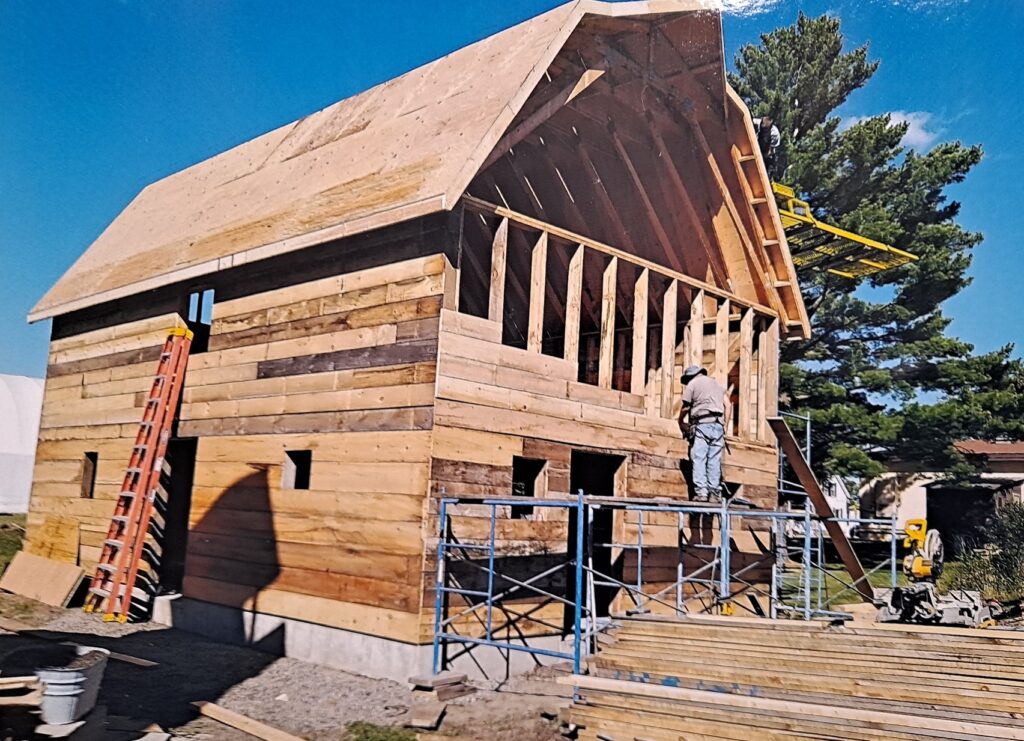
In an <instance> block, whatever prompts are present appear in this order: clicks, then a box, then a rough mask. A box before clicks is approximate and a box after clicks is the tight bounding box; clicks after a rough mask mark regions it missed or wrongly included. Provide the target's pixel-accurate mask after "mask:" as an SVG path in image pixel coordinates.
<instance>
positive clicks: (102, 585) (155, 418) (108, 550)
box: [85, 327, 192, 623]
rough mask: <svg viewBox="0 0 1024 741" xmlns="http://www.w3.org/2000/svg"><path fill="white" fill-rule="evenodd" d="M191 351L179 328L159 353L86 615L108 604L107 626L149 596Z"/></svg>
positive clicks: (124, 617)
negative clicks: (160, 500) (151, 537)
mask: <svg viewBox="0 0 1024 741" xmlns="http://www.w3.org/2000/svg"><path fill="white" fill-rule="evenodd" d="M191 346H192V332H191V331H189V330H187V329H184V328H181V327H176V328H174V329H172V330H170V332H169V333H168V335H167V340H166V342H165V343H164V347H163V350H162V352H161V353H160V361H159V363H158V364H157V370H156V375H155V376H154V378H153V385H152V388H151V390H150V392H149V396H148V397H147V399H146V403H145V406H144V408H143V412H142V422H141V424H140V425H139V432H138V434H137V435H136V437H135V445H134V447H133V448H132V454H131V458H130V459H129V461H128V468H127V469H126V470H125V473H124V483H123V484H122V486H121V493H120V494H118V497H117V504H116V506H115V507H114V516H113V517H112V518H111V519H110V528H109V529H108V530H107V537H106V540H104V541H103V550H102V551H101V552H100V558H99V563H98V564H97V566H96V572H95V574H93V577H92V582H91V584H90V585H89V592H88V593H87V595H86V599H85V611H86V612H98V611H99V610H100V609H101V608H102V607H103V604H104V601H105V602H106V610H105V614H104V616H103V619H104V620H115V619H116V620H118V621H120V622H122V623H123V622H126V621H127V620H128V613H129V610H130V609H131V606H132V600H133V598H134V599H136V600H138V599H145V598H147V597H148V596H149V594H148V593H147V592H146V591H145V590H142V589H135V580H136V577H137V576H138V572H139V561H140V559H141V558H142V552H143V548H144V547H145V544H146V533H147V532H148V531H149V523H150V519H151V518H152V516H153V509H154V506H155V503H156V497H157V488H158V487H159V485H160V472H161V471H162V469H163V464H164V455H166V453H167V442H168V440H169V439H170V437H171V427H172V426H173V424H174V417H175V414H176V413H177V409H178V399H180V398H181V387H182V385H183V381H184V377H185V366H186V365H187V364H188V353H189V349H190V348H191Z"/></svg>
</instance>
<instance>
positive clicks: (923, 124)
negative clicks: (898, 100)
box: [890, 111, 942, 150]
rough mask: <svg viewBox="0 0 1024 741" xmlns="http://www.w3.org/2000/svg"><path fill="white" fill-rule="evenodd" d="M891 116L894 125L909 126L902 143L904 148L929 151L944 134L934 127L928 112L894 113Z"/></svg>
mask: <svg viewBox="0 0 1024 741" xmlns="http://www.w3.org/2000/svg"><path fill="white" fill-rule="evenodd" d="M890 115H891V116H892V121H893V123H905V124H907V133H906V134H904V135H903V139H902V140H901V141H900V144H902V145H903V146H904V147H910V148H911V149H917V150H925V149H928V147H930V146H931V145H932V144H934V143H935V140H936V139H938V138H939V134H941V133H942V129H940V128H938V127H937V126H935V125H934V123H933V118H932V114H930V113H928V112H927V111H910V112H907V111H893V112H892V113H891V114H890Z"/></svg>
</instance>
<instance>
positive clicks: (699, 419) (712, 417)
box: [690, 413, 722, 425]
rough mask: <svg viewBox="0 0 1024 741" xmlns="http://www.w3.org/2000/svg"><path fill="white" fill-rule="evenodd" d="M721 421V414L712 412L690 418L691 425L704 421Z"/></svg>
mask: <svg viewBox="0 0 1024 741" xmlns="http://www.w3.org/2000/svg"><path fill="white" fill-rule="evenodd" d="M721 421H722V415H721V414H714V413H712V414H702V415H701V416H699V417H695V418H694V419H691V420H690V424H691V425H701V424H704V423H706V422H721Z"/></svg>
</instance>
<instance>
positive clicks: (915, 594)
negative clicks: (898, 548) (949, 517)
mask: <svg viewBox="0 0 1024 741" xmlns="http://www.w3.org/2000/svg"><path fill="white" fill-rule="evenodd" d="M904 529H905V530H906V533H907V537H906V538H905V539H904V540H903V547H904V548H909V549H910V552H909V553H908V554H907V555H906V557H904V559H903V573H904V574H905V575H906V577H907V579H908V580H909V581H910V584H908V585H907V586H904V587H896V588H895V589H892V590H889V591H888V592H883V593H881V595H880V596H881V598H882V600H883V603H882V605H881V607H880V608H879V611H878V622H880V623H923V624H931V625H960V626H964V627H968V628H979V627H983V626H984V625H986V624H989V623H991V621H992V611H991V609H990V608H989V607H988V605H987V604H986V603H985V602H984V601H983V600H982V598H981V593H980V592H970V591H967V590H963V589H951V590H950V591H949V592H948V593H947V594H940V593H939V591H938V589H936V587H935V581H936V580H937V579H938V578H939V576H940V575H941V574H942V569H943V566H944V556H945V553H944V549H943V546H942V536H941V535H940V534H939V531H938V530H936V529H934V528H931V529H929V527H928V523H927V521H925V520H907V523H906V525H905V526H904Z"/></svg>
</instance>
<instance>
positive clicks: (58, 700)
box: [36, 646, 110, 725]
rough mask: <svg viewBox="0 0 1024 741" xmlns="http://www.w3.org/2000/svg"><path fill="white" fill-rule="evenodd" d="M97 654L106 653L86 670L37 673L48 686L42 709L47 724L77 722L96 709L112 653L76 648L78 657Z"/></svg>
mask: <svg viewBox="0 0 1024 741" xmlns="http://www.w3.org/2000/svg"><path fill="white" fill-rule="evenodd" d="M94 651H96V652H99V653H100V654H102V655H103V656H102V658H100V659H99V660H97V661H96V662H94V663H93V664H91V665H89V666H86V667H83V668H59V667H50V668H46V669H37V670H36V676H37V677H39V679H40V680H41V681H42V682H43V683H44V685H45V687H44V688H43V702H42V705H41V707H40V710H41V711H42V719H43V722H44V723H51V724H53V725H64V724H65V723H74V722H75V721H76V720H78V719H79V718H81V717H82V716H84V715H86V714H87V713H88V712H89V711H90V710H92V709H93V708H94V707H95V706H96V697H97V696H98V695H99V691H100V682H102V681H103V672H104V670H105V669H106V668H107V659H108V657H109V656H110V652H109V651H107V650H106V649H105V648H95V647H93V646H76V647H75V653H76V654H77V655H78V656H84V655H86V654H88V653H92V652H94Z"/></svg>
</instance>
